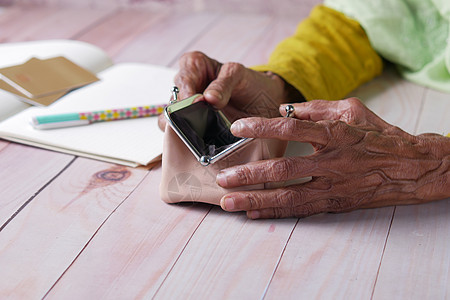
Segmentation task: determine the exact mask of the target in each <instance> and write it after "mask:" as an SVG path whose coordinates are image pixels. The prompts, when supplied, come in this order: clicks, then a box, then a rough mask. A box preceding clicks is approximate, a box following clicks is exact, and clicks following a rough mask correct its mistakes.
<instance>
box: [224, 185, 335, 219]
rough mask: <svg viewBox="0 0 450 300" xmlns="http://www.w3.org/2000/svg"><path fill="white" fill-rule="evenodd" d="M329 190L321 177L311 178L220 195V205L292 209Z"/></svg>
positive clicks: (238, 208)
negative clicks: (274, 186)
mask: <svg viewBox="0 0 450 300" xmlns="http://www.w3.org/2000/svg"><path fill="white" fill-rule="evenodd" d="M331 192H332V191H331V186H330V184H329V183H328V182H326V181H325V180H322V179H317V180H316V179H313V180H311V181H309V182H306V183H302V184H298V185H293V186H288V187H283V188H278V189H267V190H253V191H240V192H232V193H229V194H227V195H225V196H223V197H222V199H221V200H220V206H221V207H222V209H224V210H226V211H250V210H261V209H266V208H285V209H294V208H295V207H302V206H308V205H309V204H308V203H310V202H316V201H318V200H320V199H324V198H326V197H327V196H328V194H330V193H331Z"/></svg>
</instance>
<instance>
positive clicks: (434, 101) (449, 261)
mask: <svg viewBox="0 0 450 300" xmlns="http://www.w3.org/2000/svg"><path fill="white" fill-rule="evenodd" d="M448 112H450V95H449V94H446V93H442V92H438V91H435V90H431V89H427V90H426V92H425V100H424V103H423V107H422V110H421V114H420V118H419V120H418V122H417V127H416V128H415V133H416V134H420V133H426V132H435V133H441V134H447V133H449V132H450V118H448ZM449 200H450V199H447V200H442V201H439V202H435V203H429V204H424V205H416V206H398V207H397V209H396V212H395V218H394V221H393V223H392V228H391V231H390V235H389V239H388V242H387V245H386V250H385V254H384V258H383V263H382V265H381V268H380V274H379V278H378V280H377V284H376V287H375V290H374V299H385V298H386V297H389V298H395V299H445V298H449V297H450V289H449V287H450V252H449V251H448V249H449V248H450V219H449V218H448V216H449V214H450V201H449ZM398 278H402V280H398Z"/></svg>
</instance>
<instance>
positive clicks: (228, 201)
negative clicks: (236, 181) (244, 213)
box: [220, 196, 235, 210]
mask: <svg viewBox="0 0 450 300" xmlns="http://www.w3.org/2000/svg"><path fill="white" fill-rule="evenodd" d="M221 202H222V203H220V206H221V207H222V208H223V209H225V210H233V209H234V207H235V204H234V198H232V197H226V196H225V197H224V198H223V199H222V201H221Z"/></svg>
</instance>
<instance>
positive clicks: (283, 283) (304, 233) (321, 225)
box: [265, 207, 393, 299]
mask: <svg viewBox="0 0 450 300" xmlns="http://www.w3.org/2000/svg"><path fill="white" fill-rule="evenodd" d="M392 211H393V208H392V207H389V208H382V209H370V210H361V211H355V212H351V213H345V214H324V215H318V216H313V217H310V218H306V219H302V220H300V221H299V223H298V225H297V227H296V228H295V231H294V233H293V234H292V237H291V239H290V240H289V244H288V245H287V247H286V251H285V252H284V255H283V257H282V259H281V263H280V265H279V267H278V269H277V271H276V273H275V276H274V278H273V280H272V282H271V283H270V285H269V288H268V291H267V294H266V297H265V299H369V298H370V297H371V293H372V288H373V286H374V283H375V280H376V276H377V271H378V266H379V263H380V261H381V255H382V252H383V247H384V242H385V240H386V236H387V233H388V230H389V224H390V220H391V215H392Z"/></svg>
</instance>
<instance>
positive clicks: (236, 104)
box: [159, 52, 299, 130]
mask: <svg viewBox="0 0 450 300" xmlns="http://www.w3.org/2000/svg"><path fill="white" fill-rule="evenodd" d="M179 65H180V69H179V72H178V74H177V75H176V76H175V84H176V85H177V87H178V88H179V90H180V93H179V98H180V99H185V98H187V97H189V96H192V95H194V94H197V93H200V94H203V97H204V100H206V101H207V102H209V103H210V104H212V105H213V106H214V107H216V108H217V109H222V110H224V112H225V114H227V115H231V116H232V117H233V119H237V118H241V117H245V116H249V115H253V116H263V117H275V116H278V115H279V114H278V107H279V105H280V104H281V103H285V102H288V101H290V99H287V97H288V93H289V91H287V90H286V84H285V83H284V81H283V80H282V79H281V78H280V77H278V76H277V75H275V74H273V73H270V72H268V73H261V72H256V71H254V70H251V69H248V68H246V67H244V66H243V65H241V64H239V63H225V64H222V63H220V62H218V61H217V60H214V59H212V58H209V57H208V56H206V55H205V54H203V53H201V52H190V53H186V54H184V55H183V56H182V57H181V58H180V61H179ZM199 100H202V99H199ZM295 100H297V101H298V100H299V99H295ZM228 104H229V105H228ZM159 127H160V128H161V129H163V130H164V127H165V119H164V118H163V117H162V116H160V118H159Z"/></svg>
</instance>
